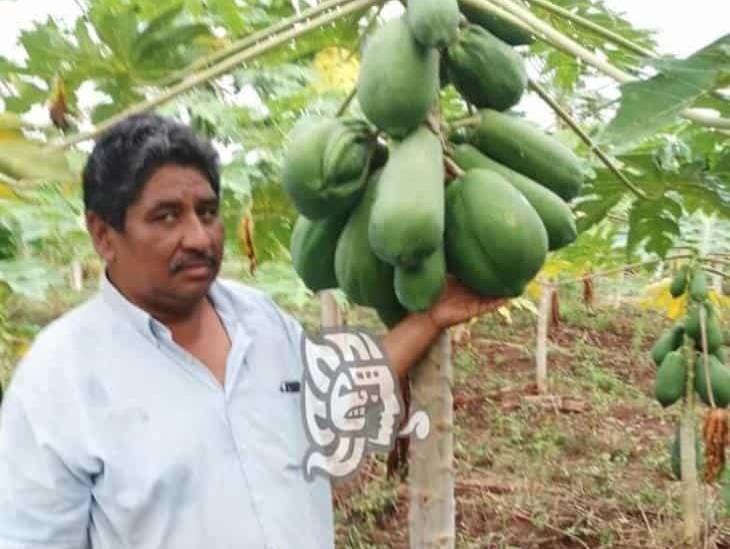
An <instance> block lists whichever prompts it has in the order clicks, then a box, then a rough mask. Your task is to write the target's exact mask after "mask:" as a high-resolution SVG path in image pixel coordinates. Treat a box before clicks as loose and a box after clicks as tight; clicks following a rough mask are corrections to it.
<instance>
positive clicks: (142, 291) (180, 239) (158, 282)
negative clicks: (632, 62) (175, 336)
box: [109, 164, 223, 310]
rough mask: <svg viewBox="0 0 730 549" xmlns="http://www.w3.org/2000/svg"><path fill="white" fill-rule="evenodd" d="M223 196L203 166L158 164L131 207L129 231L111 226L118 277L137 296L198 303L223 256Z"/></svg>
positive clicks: (170, 303)
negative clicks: (120, 230)
mask: <svg viewBox="0 0 730 549" xmlns="http://www.w3.org/2000/svg"><path fill="white" fill-rule="evenodd" d="M218 202H219V201H218V198H217V197H216V195H215V193H214V192H213V188H212V187H211V185H210V183H209V182H208V180H207V179H206V178H205V177H204V176H203V175H202V173H201V172H199V171H198V170H197V169H195V168H191V167H182V166H177V165H171V164H168V165H164V166H161V167H160V168H158V169H157V170H155V171H154V172H153V173H152V175H151V176H150V178H149V180H148V181H147V183H146V184H145V186H144V189H143V190H142V193H141V195H140V196H139V197H138V199H137V200H136V201H135V202H134V203H133V204H132V205H131V206H130V207H129V209H128V210H127V214H126V219H125V231H124V232H123V233H119V232H116V231H110V234H109V242H110V247H111V248H112V251H113V259H112V261H110V262H109V273H110V276H111V277H112V278H113V280H114V282H115V283H116V284H117V285H118V286H119V287H120V289H122V290H123V291H124V292H125V293H127V294H128V295H129V297H131V298H132V299H134V300H135V301H137V302H142V303H149V304H153V305H154V306H157V307H163V308H171V309H173V310H175V309H186V308H189V307H191V306H193V305H194V304H195V303H197V302H198V301H199V300H200V299H202V298H203V297H204V296H205V295H206V293H207V291H208V288H209V287H210V284H211V283H212V282H213V280H214V279H215V277H216V276H217V274H218V271H219V269H220V264H221V260H222V258H223V223H222V221H221V219H220V217H219V215H218Z"/></svg>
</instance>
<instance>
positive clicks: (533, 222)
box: [444, 169, 548, 297]
mask: <svg viewBox="0 0 730 549" xmlns="http://www.w3.org/2000/svg"><path fill="white" fill-rule="evenodd" d="M444 242H445V249H446V264H447V266H448V270H449V272H451V273H452V274H454V275H455V276H456V277H457V278H458V279H459V280H461V281H462V282H463V283H464V284H466V285H467V286H468V287H470V288H471V289H472V290H473V291H474V292H476V293H478V294H480V295H482V296H492V297H516V296H518V295H520V294H521V293H522V292H523V291H524V289H525V286H526V285H527V283H528V282H529V281H530V280H532V279H533V278H534V277H535V275H536V274H537V272H538V271H539V270H540V269H541V268H542V266H543V264H544V263H545V258H546V256H547V248H548V238H547V233H546V231H545V227H544V225H543V224H542V221H541V220H540V216H539V215H538V214H537V212H536V211H535V208H533V207H532V206H531V205H530V203H529V202H528V201H527V199H525V197H524V196H522V194H520V192H519V191H518V190H517V189H516V188H515V187H514V186H513V185H511V184H510V183H508V182H507V181H506V180H505V179H504V178H503V177H502V176H501V175H499V174H498V173H496V172H494V171H489V170H482V169H477V170H469V171H467V172H466V173H464V174H463V175H461V176H459V177H458V178H456V179H455V180H453V181H452V182H451V183H450V184H449V186H448V187H447V189H446V233H445V239H444Z"/></svg>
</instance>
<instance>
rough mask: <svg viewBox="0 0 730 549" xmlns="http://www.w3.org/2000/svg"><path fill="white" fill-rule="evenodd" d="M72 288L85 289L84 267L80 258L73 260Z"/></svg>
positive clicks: (77, 290) (75, 289)
mask: <svg viewBox="0 0 730 549" xmlns="http://www.w3.org/2000/svg"><path fill="white" fill-rule="evenodd" d="M71 288H73V290H74V291H75V292H80V291H81V290H83V289H84V269H83V267H82V265H81V262H80V261H79V260H78V259H74V260H73V261H72V262H71Z"/></svg>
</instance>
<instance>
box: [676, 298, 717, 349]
mask: <svg viewBox="0 0 730 549" xmlns="http://www.w3.org/2000/svg"><path fill="white" fill-rule="evenodd" d="M701 307H704V309H705V335H706V337H707V352H708V353H715V352H716V351H717V350H718V349H720V347H722V345H723V343H724V341H723V340H724V336H723V333H722V328H721V327H720V323H719V321H718V319H717V313H716V312H715V309H714V307H712V305H711V304H709V303H695V304H694V305H692V306H691V307H690V308H689V311H688V312H687V317H686V319H685V322H684V326H685V329H686V331H687V335H688V336H689V337H691V338H692V339H693V340H694V342H695V346H696V347H697V348H698V349H700V350H701V349H702V330H701V325H700V308H701Z"/></svg>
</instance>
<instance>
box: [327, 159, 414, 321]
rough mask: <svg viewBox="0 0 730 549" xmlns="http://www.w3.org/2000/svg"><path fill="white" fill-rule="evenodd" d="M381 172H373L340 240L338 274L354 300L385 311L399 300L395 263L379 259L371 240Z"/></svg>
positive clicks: (397, 305)
mask: <svg viewBox="0 0 730 549" xmlns="http://www.w3.org/2000/svg"><path fill="white" fill-rule="evenodd" d="M381 174H382V171H376V172H374V173H373V174H372V176H371V177H370V179H369V180H368V183H367V186H366V189H365V194H364V195H363V197H362V199H361V200H360V203H359V204H358V205H357V206H356V207H355V209H354V210H353V211H352V214H351V215H350V217H349V219H348V220H347V223H346V224H345V227H344V228H343V229H342V234H340V238H339V239H338V240H337V247H336V249H335V277H336V278H337V283H338V285H339V287H340V288H341V289H342V291H344V292H345V294H346V295H347V297H348V298H349V299H350V300H351V301H353V302H354V303H357V304H358V305H363V306H365V307H373V308H375V309H379V310H383V311H398V310H399V309H400V304H399V303H398V298H397V297H396V295H395V291H394V290H393V276H394V273H393V267H392V266H391V265H389V264H388V263H385V262H384V261H382V260H381V259H379V258H378V257H377V256H376V255H375V253H374V252H373V250H372V248H371V247H370V243H369V242H368V222H369V219H370V213H371V211H372V209H373V204H374V202H375V193H376V192H377V186H378V180H379V179H380V175H381Z"/></svg>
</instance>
